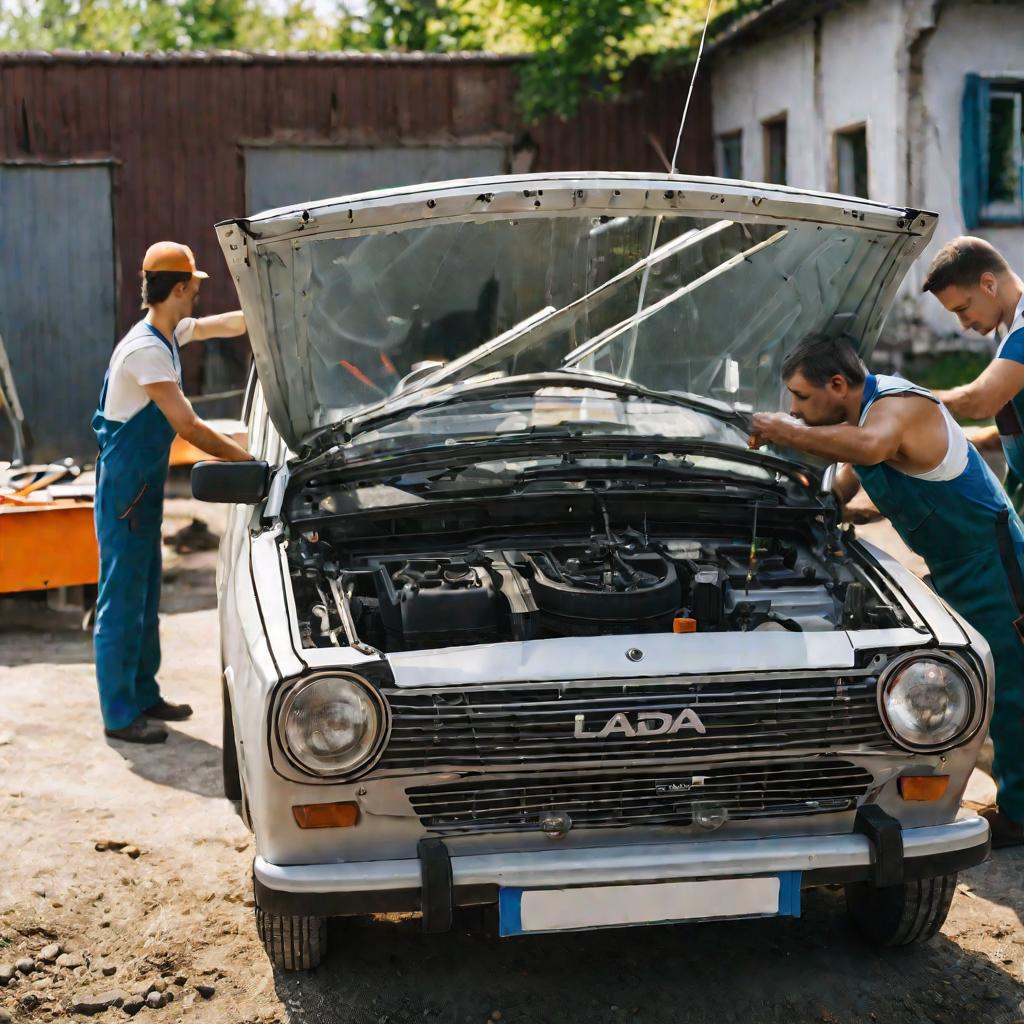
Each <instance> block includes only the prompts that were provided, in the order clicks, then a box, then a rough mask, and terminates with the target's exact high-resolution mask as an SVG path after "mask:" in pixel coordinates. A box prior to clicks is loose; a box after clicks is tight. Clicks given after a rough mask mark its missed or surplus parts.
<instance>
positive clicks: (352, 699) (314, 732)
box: [193, 173, 993, 969]
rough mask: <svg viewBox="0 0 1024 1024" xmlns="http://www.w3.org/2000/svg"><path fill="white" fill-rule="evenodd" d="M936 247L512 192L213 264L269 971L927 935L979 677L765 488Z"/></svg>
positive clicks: (493, 182) (845, 217)
mask: <svg viewBox="0 0 1024 1024" xmlns="http://www.w3.org/2000/svg"><path fill="white" fill-rule="evenodd" d="M934 225H935V217H934V216H933V215H931V214H927V213H922V212H919V211H915V210H906V209H895V208H892V207H888V206H884V205H881V204H878V203H873V202H868V201H865V200H859V199H852V198H847V197H840V196H829V195H818V194H813V193H808V192H803V191H799V190H797V189H791V188H784V187H779V186H772V185H758V184H749V183H743V182H734V181H729V182H727V181H720V180H714V179H706V180H705V179H697V178H683V177H659V176H647V175H637V174H609V173H587V174H559V175H549V176H537V175H527V176H512V177H497V178H484V179H480V180H467V181H456V182H448V183H443V184H431V185H422V186H417V187H414V188H405V189H397V190H391V191H384V192H374V193H368V194H365V195H359V196H353V197H348V198H341V199H331V200H324V201H322V202H316V203H310V204H308V205H305V206H296V207H291V208H287V209H279V210H272V211H270V212H268V213H264V214H261V215H259V216H256V217H252V218H249V219H245V220H235V221H230V222H227V223H223V224H221V225H219V226H218V234H219V237H220V241H221V244H222V246H223V250H224V253H225V255H226V257H227V261H228V264H229V266H230V269H231V273H232V274H233V276H234V280H235V282H236V285H237V288H238V293H239V296H240V298H241V303H242V307H243V309H244V311H245V315H246V320H247V323H248V325H249V333H250V338H251V340H252V346H253V351H254V353H255V363H256V369H257V372H258V380H254V381H253V383H252V384H251V386H250V391H249V395H248V399H247V410H246V419H247V423H248V429H249V446H250V450H251V451H252V453H253V454H254V455H255V456H256V459H257V460H259V461H257V462H256V463H250V464H238V463H236V464H215V463H205V464H200V465H199V466H197V467H196V468H195V471H194V475H193V486H194V491H195V493H196V496H197V497H201V498H204V499H206V500H213V501H225V502H230V503H232V504H233V508H232V510H231V515H230V521H229V527H228V529H227V531H226V533H225V536H224V539H223V542H222V545H221V556H220V566H219V572H218V590H219V595H220V619H221V637H222V640H221V644H222V654H223V665H224V764H225V788H226V792H227V794H228V795H229V796H232V797H235V798H238V799H240V800H241V809H242V813H243V815H244V817H245V820H246V821H247V822H248V823H249V824H250V826H251V827H252V829H253V831H254V833H255V837H256V858H255V864H254V877H255V892H256V903H257V907H256V918H257V925H258V928H259V931H260V934H261V936H262V938H263V941H264V944H265V946H266V948H267V951H268V953H269V954H270V957H271V958H272V960H273V962H274V963H275V964H276V965H279V966H280V967H282V968H286V969H294V968H309V967H313V966H315V965H316V964H317V963H318V962H319V961H320V959H321V958H322V957H323V955H324V950H325V942H326V938H325V937H326V930H325V919H326V918H327V917H330V916H341V915H353V914H370V913H375V912H382V911H420V912H421V913H422V915H423V923H424V926H425V928H426V929H427V930H428V931H434V930H441V929H445V928H447V927H449V925H450V923H451V920H452V915H453V912H454V910H455V908H457V907H461V906H466V905H471V904H496V905H497V908H498V927H499V928H500V931H501V934H503V935H520V934H531V933H535V932H547V931H556V930H562V929H583V928H599V927H609V926H620V925H634V924H644V923H653V922H671V921H688V920H698V919H719V918H730V917H754V916H766V915H798V914H799V913H800V896H801V890H803V889H806V888H808V887H811V886H816V885H822V884H826V883H844V884H845V885H846V893H847V901H848V906H849V910H850V914H851V916H852V918H853V920H854V922H855V924H856V925H857V926H858V927H859V928H860V930H861V931H862V932H863V933H864V934H865V936H867V938H868V939H870V940H871V941H873V942H875V943H878V944H883V945H897V944H904V943H910V942H915V941H918V940H923V939H926V938H928V937H930V936H931V935H933V934H934V933H935V932H936V931H937V930H938V929H939V927H940V926H941V924H942V922H943V920H944V919H945V917H946V914H947V911H948V909H949V905H950V900H951V898H952V895H953V891H954V888H955V882H956V873H957V871H958V870H961V869H963V868H966V867H969V866H972V865H974V864H977V863H979V862H981V861H982V860H984V859H985V857H986V856H987V853H988V848H989V836H988V826H987V824H986V822H985V821H984V820H981V819H979V818H977V817H976V816H973V815H969V814H966V813H965V812H962V811H961V810H960V799H961V796H962V793H963V790H964V787H965V785H966V781H967V778H968V776H969V774H970V772H971V769H972V767H973V766H974V763H975V759H976V755H977V753H978V748H979V746H980V744H981V742H982V740H983V738H984V734H985V730H986V726H987V722H988V718H989V716H990V714H991V705H992V678H993V676H992V662H991V656H990V654H989V652H988V649H987V647H986V645H985V643H984V641H983V640H982V639H981V638H980V637H979V635H978V634H977V633H976V632H975V631H974V630H972V629H971V628H970V626H968V624H967V623H966V622H964V621H963V620H962V619H960V618H959V617H957V616H956V615H955V614H954V613H953V612H951V611H950V610H949V608H947V607H946V606H945V605H944V604H943V603H942V602H941V601H940V600H939V599H938V598H937V597H936V596H935V595H934V594H933V593H932V592H931V591H930V590H929V588H928V587H927V586H926V585H925V584H924V583H922V582H920V581H919V580H918V579H917V578H916V577H914V576H913V575H912V574H910V573H909V572H907V571H906V570H905V569H903V568H902V567H901V566H900V565H899V564H898V563H897V562H896V561H895V560H894V559H892V558H891V557H889V556H888V555H886V554H884V553H883V552H882V551H880V550H878V549H876V548H873V547H871V546H870V545H868V544H864V543H861V542H859V541H858V540H857V539H856V537H855V536H854V532H853V530H851V529H847V528H845V527H843V526H841V525H840V524H839V521H838V511H837V508H836V505H835V502H834V500H833V498H832V497H831V493H830V482H831V479H832V469H831V468H829V467H824V466H818V465H812V464H809V463H808V462H807V461H802V460H801V458H800V457H798V456H796V455H795V454H793V453H787V452H775V453H773V454H766V453H763V452H752V451H750V450H748V448H747V443H746V440H747V426H748V423H749V416H750V413H751V411H752V410H755V409H778V408H784V407H785V405H786V402H785V396H784V390H783V386H782V383H781V381H780V376H779V369H780V364H781V361H782V358H783V356H784V354H785V353H786V352H787V351H788V350H789V349H790V348H791V347H792V346H793V345H794V344H795V343H796V342H797V341H798V340H799V339H800V338H802V337H803V336H804V335H805V334H806V333H808V332H809V331H812V330H814V331H825V332H830V333H834V334H840V333H841V334H844V335H846V336H847V337H849V338H851V339H853V340H854V341H855V342H856V343H857V344H858V345H859V346H860V348H861V351H862V352H863V353H865V354H867V353H868V352H870V350H871V348H872V346H873V344H874V342H875V341H876V339H877V337H878V334H879V329H880V327H881V324H882V320H883V317H884V316H885V313H886V310H887V308H888V306H889V304H890V302H891V300H892V297H893V295H894V292H895V290H896V288H897V285H898V284H899V282H900V280H901V278H902V276H903V275H904V273H905V271H906V269H907V268H908V267H909V266H910V264H911V262H912V261H913V260H914V258H915V257H916V256H917V255H918V254H919V253H920V252H921V250H922V248H923V246H924V245H925V244H926V242H927V241H928V239H929V237H930V236H931V233H932V231H933V228H934Z"/></svg>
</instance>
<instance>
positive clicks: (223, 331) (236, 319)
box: [192, 309, 245, 341]
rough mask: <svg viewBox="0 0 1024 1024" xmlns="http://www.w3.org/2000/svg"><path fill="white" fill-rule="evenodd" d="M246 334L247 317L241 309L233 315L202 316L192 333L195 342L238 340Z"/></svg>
mask: <svg viewBox="0 0 1024 1024" xmlns="http://www.w3.org/2000/svg"><path fill="white" fill-rule="evenodd" d="M240 334H245V316H244V314H243V313H242V311H241V310H240V309H236V310H235V311H234V312H233V313H218V314H217V315H216V316H201V317H200V318H199V319H198V320H196V326H195V330H194V331H193V332H192V340H193V341H205V340H206V339H207V338H237V337H238V335H240Z"/></svg>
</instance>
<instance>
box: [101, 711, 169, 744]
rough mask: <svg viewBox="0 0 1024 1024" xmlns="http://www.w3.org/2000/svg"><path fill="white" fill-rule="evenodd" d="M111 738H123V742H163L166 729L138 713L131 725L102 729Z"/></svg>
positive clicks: (165, 737) (165, 736)
mask: <svg viewBox="0 0 1024 1024" xmlns="http://www.w3.org/2000/svg"><path fill="white" fill-rule="evenodd" d="M103 731H104V732H105V733H106V734H107V735H108V736H109V737H110V738H111V739H113V740H124V742H125V743H163V741H164V740H165V739H167V730H166V729H165V728H164V727H163V726H162V725H154V724H153V723H152V722H147V721H146V719H145V718H144V717H143V716H142V715H139V717H138V718H136V719H135V721H134V722H132V724H131V725H126V726H125V727H124V728H123V729H104V730H103Z"/></svg>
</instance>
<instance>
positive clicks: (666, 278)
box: [217, 172, 936, 451]
mask: <svg viewBox="0 0 1024 1024" xmlns="http://www.w3.org/2000/svg"><path fill="white" fill-rule="evenodd" d="M935 223H936V217H935V215H934V214H930V213H923V212H921V211H917V210H907V209H902V208H897V207H890V206H885V205H883V204H880V203H874V202H869V201H867V200H860V199H854V198H851V197H847V196H834V195H825V194H819V193H813V192H805V191H802V190H799V189H793V188H786V187H782V186H775V185H763V184H751V183H747V182H737V181H725V180H719V179H713V178H692V177H684V176H678V175H673V176H669V175H647V174H626V173H604V172H593V173H577V174H551V175H515V176H502V177H487V178H478V179H467V180H462V181H451V182H441V183H436V184H425V185H418V186H414V187H406V188H398V189H390V190H386V191H380V192H372V193H364V194H362V195H356V196H348V197H342V198H337V199H325V200H321V201H318V202H310V203H308V204H305V205H298V206H291V207H287V208H282V209H277V210H270V211H268V212H266V213H262V214H259V215H257V216H254V217H250V218H246V219H239V220H232V221H225V222H223V223H221V224H219V225H218V226H217V234H218V237H219V239H220V243H221V246H222V248H223V250H224V254H225V257H226V258H227V263H228V267H229V268H230V272H231V274H232V277H233V278H234V281H235V284H236V287H237V289H238V294H239V296H240V299H241V304H242V308H243V310H244V312H245V316H246V323H247V325H248V329H249V337H250V339H251V342H252V348H253V353H254V356H255V360H256V367H257V371H258V373H259V377H260V381H261V383H262V385H263V389H264V393H265V395H266V401H267V407H268V409H269V412H270V415H271V417H272V419H273V421H274V424H275V426H276V427H277V428H278V430H279V431H280V433H281V435H282V436H283V437H284V439H285V441H286V442H287V443H288V445H289V446H290V447H291V448H292V450H295V451H297V450H299V449H301V448H302V446H303V442H304V439H306V438H308V437H309V436H310V435H312V434H314V433H315V432H317V431H320V430H323V429H324V428H325V427H329V426H331V425H332V424H337V423H340V422H348V423H352V422H355V423H358V422H359V421H360V419H361V418H365V417H368V416H372V415H373V414H377V413H379V412H380V410H381V409H385V410H386V409H387V408H388V407H389V405H391V404H392V403H399V404H400V403H406V404H409V392H410V390H412V389H413V388H419V389H422V388H423V387H424V386H425V385H426V386H428V387H429V388H431V389H434V390H435V391H443V390H444V388H446V387H450V386H451V385H453V384H456V383H458V382H459V381H466V380H471V379H474V378H475V377H477V376H479V375H487V374H491V375H494V374H499V375H500V374H512V375H515V374H522V373H536V372H560V373H561V372H563V371H565V372H569V373H571V372H572V371H573V370H577V371H583V372H586V373H588V374H604V375H611V376H613V377H616V378H620V379H622V380H625V381H628V382H631V383H634V384H637V385H640V386H642V387H645V388H648V389H651V390H655V391H666V392H670V393H672V394H677V395H678V394H685V395H690V396H697V397H705V398H708V399H712V400H713V401H714V403H717V404H718V405H722V404H723V403H724V404H725V406H727V407H729V408H731V409H733V410H735V411H737V412H750V411H755V410H776V409H782V408H787V407H788V402H787V401H786V398H785V389H784V387H783V385H782V382H781V380H780V377H779V371H780V367H781V363H782V360H783V358H784V357H785V354H786V353H787V352H788V351H789V350H790V349H791V348H792V347H793V346H794V345H795V344H796V343H797V342H798V341H799V340H800V339H801V338H802V337H803V336H804V335H805V334H807V333H808V332H810V331H824V332H826V333H829V334H835V335H838V334H842V335H845V336H846V337H848V338H849V339H850V340H851V341H853V342H854V343H855V344H856V345H857V346H858V347H859V350H860V352H861V355H862V356H864V357H865V358H867V357H868V356H869V355H870V353H871V351H872V348H873V347H874V345H875V342H876V341H877V338H878V334H879V330H880V328H881V325H882V321H883V319H884V317H885V314H886V312H887V311H888V309H889V306H890V304H891V302H892V299H893V296H894V294H895V291H896V288H897V286H898V285H899V283H900V281H901V279H902V278H903V276H904V274H905V273H906V271H907V269H908V268H909V267H910V265H911V263H912V262H913V261H914V259H915V258H916V257H917V256H918V255H919V253H920V252H921V250H922V249H923V248H924V246H925V245H926V244H927V242H928V240H929V239H930V237H931V235H932V232H933V231H934V228H935ZM425 362H427V363H432V364H433V367H432V368H428V369H426V370H424V369H423V368H422V364H423V363H425ZM410 374H412V377H417V375H418V379H416V381H415V382H413V381H412V378H411V377H410ZM424 374H425V376H424ZM584 386H585V385H584Z"/></svg>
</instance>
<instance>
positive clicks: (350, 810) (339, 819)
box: [292, 803, 359, 828]
mask: <svg viewBox="0 0 1024 1024" xmlns="http://www.w3.org/2000/svg"><path fill="white" fill-rule="evenodd" d="M292 814H293V815H294V817H295V824H296V825H298V826H299V828H351V827H352V826H353V825H355V824H357V823H358V821H359V805H358V804H351V803H346V804H296V805H295V806H294V807H292Z"/></svg>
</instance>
